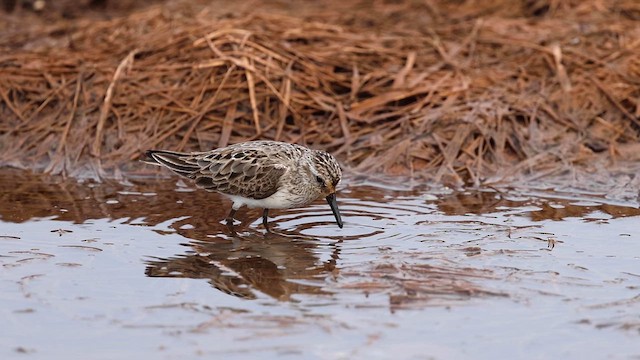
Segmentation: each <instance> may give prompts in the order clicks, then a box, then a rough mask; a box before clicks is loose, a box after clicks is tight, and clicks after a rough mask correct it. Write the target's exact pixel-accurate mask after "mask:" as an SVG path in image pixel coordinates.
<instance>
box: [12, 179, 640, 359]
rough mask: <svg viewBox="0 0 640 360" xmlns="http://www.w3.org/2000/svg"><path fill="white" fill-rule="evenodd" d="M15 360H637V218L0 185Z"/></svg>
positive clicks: (355, 192)
mask: <svg viewBox="0 0 640 360" xmlns="http://www.w3.org/2000/svg"><path fill="white" fill-rule="evenodd" d="M0 197H1V199H0V264H1V265H2V268H1V270H0V294H1V295H0V312H1V314H2V326H0V358H2V359H10V358H30V359H40V358H43V359H44V358H46V359H70V358H95V359H120V358H128V359H131V358H151V357H152V356H153V357H154V358H160V359H178V358H179V359H184V358H198V357H202V358H212V357H214V356H217V357H220V358H223V357H224V358H255V357H257V356H260V357H261V358H281V357H287V356H288V357H289V358H310V359H354V358H374V359H376V358H380V359H385V358H389V357H390V356H394V357H396V358H420V359H422V358H436V359H465V358H471V357H473V358H550V357H554V358H605V357H612V358H637V357H639V356H640V231H638V229H639V226H640V210H638V209H637V208H634V207H633V206H631V205H632V204H628V205H625V204H607V203H606V202H605V201H603V200H602V199H599V198H597V197H593V196H592V197H585V196H580V195H579V194H550V193H547V194H539V193H538V194H536V193H527V192H522V191H520V192H516V191H509V192H506V193H499V192H496V191H493V190H492V191H489V190H487V191H477V192H465V193H440V194H437V195H432V194H429V193H425V192H411V191H391V190H385V189H382V188H377V187H371V186H351V187H349V186H347V187H345V188H344V189H342V190H341V193H340V199H339V204H340V207H341V209H342V212H343V219H344V220H345V226H344V229H339V228H338V227H337V226H336V225H335V223H334V222H333V216H332V214H331V211H330V209H329V208H328V206H327V205H326V204H323V203H322V202H319V203H318V204H315V205H313V206H310V207H308V208H305V209H299V210H291V211H280V212H275V211H274V212H273V218H272V219H271V221H272V223H271V224H272V226H273V228H274V231H275V232H274V233H272V234H266V235H265V233H264V231H263V229H262V227H261V225H260V223H261V221H260V211H259V210H253V211H241V212H239V216H238V218H239V220H240V221H239V222H238V224H237V229H238V234H237V235H236V236H232V235H231V234H229V232H228V231H227V230H226V227H225V226H224V224H223V223H222V222H221V219H223V218H224V216H225V215H226V212H227V209H228V205H229V204H228V202H226V200H222V199H221V198H220V197H218V196H217V195H215V194H209V193H204V192H202V191H193V190H192V189H191V188H190V187H188V186H187V185H185V184H182V183H180V182H179V183H178V184H176V182H175V180H147V181H145V182H143V183H138V184H135V185H134V184H130V185H127V186H125V185H118V184H101V185H96V184H84V185H80V184H77V183H73V182H65V181H61V180H59V179H50V178H42V177H37V176H31V175H28V174H24V173H21V172H17V171H8V170H4V171H3V172H1V173H0Z"/></svg>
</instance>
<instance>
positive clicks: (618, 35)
mask: <svg viewBox="0 0 640 360" xmlns="http://www.w3.org/2000/svg"><path fill="white" fill-rule="evenodd" d="M120 2H122V1H120ZM57 3H58V4H63V5H64V4H67V6H69V7H71V6H72V5H71V4H72V3H73V4H75V2H65V1H62V2H57ZM92 3H93V2H91V3H89V4H84V5H76V8H74V11H70V10H69V9H68V8H65V9H63V10H61V8H60V7H62V6H63V5H58V6H59V8H55V9H53V10H52V11H49V12H47V15H46V16H45V15H38V14H32V13H30V12H29V11H27V10H22V11H14V12H5V13H4V14H2V15H0V21H5V25H3V26H1V27H0V54H2V55H0V119H2V121H0V164H4V165H13V166H18V167H26V168H31V169H37V170H39V171H46V172H50V173H55V174H58V173H62V174H66V175H71V176H85V175H87V174H96V175H99V176H107V177H109V176H118V175H119V174H121V172H122V171H124V173H126V174H131V173H133V172H137V173H139V172H140V171H149V170H148V168H146V167H141V166H140V164H139V163H137V162H135V161H133V160H135V159H138V158H139V157H140V155H141V152H142V151H143V150H144V149H148V148H165V149H172V150H185V151H187V150H189V151H190V150H194V151H195V150H207V149H210V148H214V147H218V146H225V145H227V144H231V143H235V142H240V141H244V140H251V139H258V138H260V139H276V140H282V141H288V142H296V143H304V144H307V145H309V146H312V147H314V148H323V149H326V150H328V151H330V152H332V153H334V154H335V155H336V156H337V157H338V158H339V159H340V160H341V161H342V163H343V164H344V165H345V167H346V168H348V169H351V171H353V172H356V173H383V172H384V173H389V174H404V175H411V176H413V177H415V178H422V179H430V180H435V181H444V182H450V183H455V184H463V183H472V184H478V183H482V182H483V181H484V180H485V179H486V178H487V177H490V176H496V175H500V176H503V177H504V176H509V175H513V174H516V173H527V172H529V173H535V174H538V175H536V176H541V174H553V173H557V172H559V171H565V170H566V169H567V168H571V167H574V166H582V165H588V164H590V163H592V162H593V161H594V159H595V158H598V157H600V158H602V157H605V158H607V159H608V160H616V159H618V160H620V159H622V160H638V159H639V158H640V146H639V145H638V143H639V142H638V140H640V26H638V20H640V3H638V2H637V1H634V0H614V1H604V0H587V1H579V0H537V1H536V0H522V1H511V0H498V1H491V2H488V1H480V0H459V1H445V0H434V1H412V0H404V1H402V0H399V1H378V0H363V1H354V2H345V1H336V0H327V1H322V2H319V3H316V2H307V3H301V2H295V3H294V4H287V5H285V3H282V2H278V1H267V0H265V1H253V2H250V3H242V4H239V5H230V4H222V2H221V3H218V2H215V1H209V2H205V1H199V2H186V1H180V0H175V1H166V2H154V4H153V5H149V6H146V7H133V5H132V7H131V8H130V9H129V8H127V10H126V11H125V10H123V7H118V6H117V4H118V3H119V2H118V1H104V2H99V3H101V4H102V3H106V10H100V11H97V10H92V9H90V5H91V4H92ZM129 3H130V2H129ZM102 5H104V4H102ZM51 6H52V5H51ZM83 6H84V7H83ZM54 10H55V11H54ZM56 11H58V12H56ZM65 11H66V12H65ZM56 14H58V16H57V15H56ZM38 19H39V20H38ZM27 23H28V24H29V25H25V24H27ZM141 169H144V170H141Z"/></svg>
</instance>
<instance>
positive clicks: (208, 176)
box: [194, 147, 287, 199]
mask: <svg viewBox="0 0 640 360" xmlns="http://www.w3.org/2000/svg"><path fill="white" fill-rule="evenodd" d="M269 155H270V154H268V153H266V152H265V151H263V150H261V149H259V148H257V149H256V148H241V147H237V148H232V147H229V148H224V149H220V150H219V151H214V152H211V153H209V154H206V155H201V156H198V157H196V159H195V161H196V164H197V165H198V166H199V167H200V171H198V172H197V173H195V177H194V179H195V181H196V185H197V186H199V187H201V188H204V189H207V190H210V191H218V192H221V193H225V194H229V195H240V196H243V197H247V198H253V199H264V198H267V197H269V196H271V195H273V194H274V193H275V192H276V191H278V188H279V182H280V178H281V177H282V175H283V174H284V173H285V172H286V171H287V167H286V166H284V165H282V164H281V163H280V162H279V161H278V159H275V158H273V157H272V156H269Z"/></svg>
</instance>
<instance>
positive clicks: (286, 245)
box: [145, 218, 340, 301]
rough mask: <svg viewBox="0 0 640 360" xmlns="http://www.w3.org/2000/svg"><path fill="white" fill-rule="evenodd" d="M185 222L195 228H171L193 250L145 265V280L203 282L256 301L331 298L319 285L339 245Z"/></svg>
mask: <svg viewBox="0 0 640 360" xmlns="http://www.w3.org/2000/svg"><path fill="white" fill-rule="evenodd" d="M187 220H191V221H189V222H190V223H191V224H192V225H193V220H194V219H193V218H191V219H186V220H181V221H177V222H175V223H174V224H173V225H172V226H171V227H172V228H174V229H175V230H176V232H177V233H179V234H181V235H183V236H185V237H187V238H189V239H191V240H190V241H189V243H187V244H184V245H186V246H189V247H190V248H191V249H190V250H189V251H187V252H185V253H184V254H181V255H176V256H173V257H170V258H154V259H153V260H150V261H148V262H147V267H146V270H145V273H146V275H147V276H150V277H177V278H192V279H207V280H208V282H209V283H210V284H211V286H213V287H214V288H216V289H218V290H220V291H222V292H224V293H226V294H229V295H233V296H237V297H240V298H244V299H255V298H257V297H258V292H260V293H263V294H265V295H268V296H270V297H273V298H275V299H278V300H281V301H292V300H293V299H292V296H293V295H295V294H327V295H329V294H330V293H328V292H327V291H325V290H323V289H322V286H323V285H324V280H325V279H326V277H327V276H330V275H331V274H333V273H334V272H335V271H336V261H337V260H338V257H339V253H340V242H339V241H329V242H327V241H320V240H318V239H315V238H310V237H305V236H302V235H299V233H298V234H296V233H294V232H291V233H287V232H269V233H264V232H263V231H262V230H260V229H256V228H254V227H251V226H241V230H240V232H239V233H237V234H233V235H231V234H229V232H228V231H226V232H225V231H223V230H222V229H224V227H223V226H222V225H221V224H209V228H207V227H204V226H201V227H189V228H188V229H185V226H183V225H184V224H183V222H184V221H187ZM202 225H204V224H202ZM211 225H215V226H211ZM241 225H245V224H244V221H243V224H241ZM196 226H197V225H196ZM212 228H213V229H212ZM201 229H207V231H208V232H214V233H217V235H211V234H206V232H207V231H205V230H201ZM323 240H326V239H323ZM323 253H326V254H327V256H322V254H323ZM321 257H325V259H321ZM314 282H315V283H317V285H314V284H313V283H314Z"/></svg>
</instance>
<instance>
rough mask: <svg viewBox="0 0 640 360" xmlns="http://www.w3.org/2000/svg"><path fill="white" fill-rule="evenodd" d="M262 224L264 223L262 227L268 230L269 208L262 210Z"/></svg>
mask: <svg viewBox="0 0 640 360" xmlns="http://www.w3.org/2000/svg"><path fill="white" fill-rule="evenodd" d="M262 225H264V229H265V230H267V231H269V232H270V230H269V209H264V210H263V211H262Z"/></svg>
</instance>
